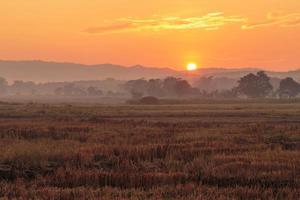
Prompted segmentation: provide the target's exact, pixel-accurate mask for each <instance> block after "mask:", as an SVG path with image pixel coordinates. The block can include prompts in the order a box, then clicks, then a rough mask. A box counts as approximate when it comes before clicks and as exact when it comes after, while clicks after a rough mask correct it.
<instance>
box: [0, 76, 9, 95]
mask: <svg viewBox="0 0 300 200" xmlns="http://www.w3.org/2000/svg"><path fill="white" fill-rule="evenodd" d="M7 87H8V83H7V81H6V79H4V78H2V77H0V95H3V94H5V93H6V90H7Z"/></svg>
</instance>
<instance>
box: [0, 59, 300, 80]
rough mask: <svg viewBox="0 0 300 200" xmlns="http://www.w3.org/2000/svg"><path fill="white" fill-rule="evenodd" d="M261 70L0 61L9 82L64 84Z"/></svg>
mask: <svg viewBox="0 0 300 200" xmlns="http://www.w3.org/2000/svg"><path fill="white" fill-rule="evenodd" d="M260 70H261V69H255V68H240V69H226V68H222V67H220V68H202V69H198V70H196V71H193V72H186V71H185V70H174V69H171V68H160V67H146V66H142V65H135V66H130V67H128V66H121V65H113V64H99V65H83V64H75V63H59V62H44V61H0V75H1V77H4V78H6V79H7V80H8V81H9V82H12V81H14V80H24V81H34V82H64V81H81V80H103V79H107V78H114V79H118V80H132V79H139V78H146V79H150V78H166V77H168V76H175V77H181V78H185V79H190V80H192V79H196V78H199V77H209V76H213V77H219V78H220V77H221V78H231V79H239V78H240V77H242V76H244V75H246V74H248V73H255V72H257V71H260ZM267 74H268V75H270V76H271V77H274V78H284V77H292V78H294V79H296V80H299V81H300V70H295V71H286V72H275V71H267Z"/></svg>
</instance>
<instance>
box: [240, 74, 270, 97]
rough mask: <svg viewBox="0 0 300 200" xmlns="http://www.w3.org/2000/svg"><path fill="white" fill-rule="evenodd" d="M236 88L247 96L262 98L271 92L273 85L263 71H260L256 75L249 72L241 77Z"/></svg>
mask: <svg viewBox="0 0 300 200" xmlns="http://www.w3.org/2000/svg"><path fill="white" fill-rule="evenodd" d="M236 90H237V91H238V92H239V93H240V94H243V95H246V96H247V97H249V98H264V97H266V96H268V95H269V94H270V93H271V92H272V90H273V86H272V85H271V83H270V78H269V77H268V76H267V75H266V74H265V72H263V71H260V72H258V73H257V74H256V75H255V74H252V73H250V74H248V75H246V76H244V77H242V78H241V79H240V80H239V81H238V87H237V88H236Z"/></svg>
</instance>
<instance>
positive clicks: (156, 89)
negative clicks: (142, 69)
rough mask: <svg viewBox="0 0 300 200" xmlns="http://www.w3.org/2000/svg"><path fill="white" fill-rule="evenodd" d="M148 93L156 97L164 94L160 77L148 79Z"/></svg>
mask: <svg viewBox="0 0 300 200" xmlns="http://www.w3.org/2000/svg"><path fill="white" fill-rule="evenodd" d="M147 94H148V95H150V96H154V97H162V96H164V90H163V83H162V81H161V80H160V79H150V80H149V81H148V88H147Z"/></svg>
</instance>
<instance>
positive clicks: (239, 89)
mask: <svg viewBox="0 0 300 200" xmlns="http://www.w3.org/2000/svg"><path fill="white" fill-rule="evenodd" d="M211 79H212V78H211V77H209V78H205V77H204V78H203V77H202V78H201V79H200V80H201V81H199V82H200V83H202V84H205V82H209V81H210V80H211ZM270 80H271V79H270V77H269V76H268V75H267V74H266V73H265V72H263V71H259V72H257V73H256V74H253V73H250V74H247V75H246V76H244V77H242V78H240V80H238V82H237V86H235V87H233V88H232V89H226V90H214V91H210V92H208V91H206V90H201V89H200V88H201V85H198V87H193V86H191V85H190V84H189V83H188V82H187V81H186V80H183V79H181V78H175V77H168V78H166V79H164V80H161V79H150V80H145V79H138V80H131V81H128V82H127V83H126V84H125V85H124V88H125V90H127V91H128V92H130V93H131V95H132V97H133V98H134V99H138V98H141V97H143V96H153V97H187V96H189V97H193V96H197V97H205V98H241V97H245V98H267V97H269V98H276V97H279V98H295V97H297V96H298V95H299V94H300V84H299V83H298V82H296V81H295V80H294V79H292V78H289V77H288V78H285V79H282V80H281V81H280V84H279V88H278V89H277V90H275V89H274V87H273V86H272V84H271V81H270Z"/></svg>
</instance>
